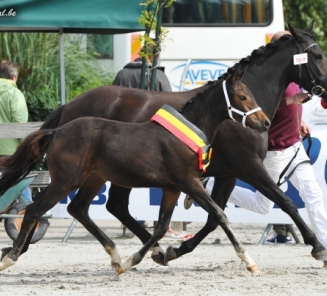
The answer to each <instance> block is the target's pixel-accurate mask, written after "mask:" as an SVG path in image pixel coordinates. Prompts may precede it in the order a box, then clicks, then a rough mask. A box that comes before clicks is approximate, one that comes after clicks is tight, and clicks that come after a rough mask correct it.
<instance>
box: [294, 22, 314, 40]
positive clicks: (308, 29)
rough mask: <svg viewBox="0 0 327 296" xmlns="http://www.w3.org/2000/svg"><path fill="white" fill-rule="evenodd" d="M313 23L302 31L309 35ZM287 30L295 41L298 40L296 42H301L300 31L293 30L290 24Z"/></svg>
mask: <svg viewBox="0 0 327 296" xmlns="http://www.w3.org/2000/svg"><path fill="white" fill-rule="evenodd" d="M314 23H315V22H314V21H312V22H311V24H310V25H309V26H308V27H306V28H305V29H304V30H303V31H305V32H307V33H311V32H312V29H313V26H314ZM288 30H289V31H290V32H291V34H292V35H293V37H294V38H295V39H296V40H298V41H301V40H302V35H303V33H302V32H303V31H302V30H299V29H296V28H294V27H293V26H292V25H291V24H288Z"/></svg>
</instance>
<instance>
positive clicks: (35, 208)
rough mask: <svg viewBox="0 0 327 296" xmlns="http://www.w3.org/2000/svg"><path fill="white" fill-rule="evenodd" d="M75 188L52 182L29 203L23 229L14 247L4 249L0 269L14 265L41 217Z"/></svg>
mask: <svg viewBox="0 0 327 296" xmlns="http://www.w3.org/2000/svg"><path fill="white" fill-rule="evenodd" d="M72 190H74V188H66V190H64V189H63V188H61V187H60V186H59V184H54V183H51V184H50V185H49V186H48V187H47V189H46V190H44V191H43V192H42V194H41V195H39V196H38V198H37V200H35V201H34V202H33V203H32V204H30V205H28V207H27V208H26V212H25V215H24V219H23V223H22V227H21V230H20V232H19V234H18V237H17V239H16V241H14V243H13V247H12V248H5V249H2V256H1V262H0V270H3V269H5V268H7V267H9V266H11V265H14V264H15V263H16V261H17V260H18V258H19V256H20V255H21V253H22V252H23V251H26V250H27V248H28V244H29V242H30V240H31V238H32V236H33V233H34V230H35V227H36V225H37V223H38V222H39V221H40V219H41V217H42V216H43V215H44V214H45V213H46V212H47V211H49V210H50V209H51V208H53V207H54V206H55V205H56V204H57V203H58V202H59V201H60V200H61V199H62V198H64V197H65V196H67V195H68V194H69V193H70V192H71V191H72Z"/></svg>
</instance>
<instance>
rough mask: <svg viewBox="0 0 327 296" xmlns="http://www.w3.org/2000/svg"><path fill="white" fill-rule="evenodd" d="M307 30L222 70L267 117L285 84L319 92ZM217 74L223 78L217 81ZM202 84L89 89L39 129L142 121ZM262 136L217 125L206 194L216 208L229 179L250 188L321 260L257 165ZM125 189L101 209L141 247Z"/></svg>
mask: <svg viewBox="0 0 327 296" xmlns="http://www.w3.org/2000/svg"><path fill="white" fill-rule="evenodd" d="M312 27H313V23H312V24H311V25H310V26H308V28H306V29H305V30H299V29H296V28H293V27H292V26H289V29H290V32H291V33H292V35H293V37H290V36H285V37H282V38H281V39H280V40H279V41H277V42H273V43H270V44H268V45H267V46H266V47H261V48H259V49H257V50H254V51H253V53H252V55H251V56H249V57H247V58H244V59H242V60H241V61H240V62H239V63H238V64H236V65H235V66H234V67H232V68H230V69H229V71H228V72H229V73H232V72H233V71H235V70H239V69H246V72H245V74H244V76H243V78H242V81H243V82H244V83H245V84H246V85H247V86H248V87H249V88H250V89H251V91H252V93H254V95H255V98H256V100H257V102H258V103H259V105H260V106H261V107H262V109H263V111H264V112H265V113H266V114H267V115H268V117H269V118H270V119H271V118H273V116H274V114H275V112H276V109H277V106H278V104H279V99H278V98H281V97H282V95H283V93H284V90H285V88H286V86H287V85H288V84H289V83H290V82H292V81H294V82H297V83H298V84H301V85H302V86H303V87H304V88H305V89H307V90H309V91H310V90H311V92H314V93H316V91H317V90H318V89H317V88H315V87H317V85H316V84H318V83H319V84H320V85H322V87H324V88H327V83H326V77H327V62H326V57H325V56H324V54H323V52H322V51H321V49H320V48H319V46H318V45H317V44H316V43H315V41H314V39H313V36H312V33H311V31H312ZM303 51H305V52H307V53H308V59H309V63H308V64H304V65H302V66H301V67H300V66H294V64H293V56H294V55H295V54H298V53H302V52H303ZM224 77H225V75H224V76H223V77H222V78H224ZM209 87H210V85H206V86H203V87H200V88H197V89H194V90H192V91H188V92H181V93H161V92H151V91H142V90H136V89H128V88H121V87H114V86H103V87H99V88H96V89H93V90H90V91H88V92H86V93H84V94H82V95H80V96H78V97H77V98H75V99H74V100H72V101H71V102H70V103H68V104H67V105H65V106H62V107H60V108H59V109H57V110H56V111H55V112H54V113H53V114H52V115H51V116H50V117H49V119H48V120H47V121H46V122H45V124H44V128H51V127H57V126H58V125H59V126H60V125H63V124H65V123H67V122H69V121H71V120H73V119H75V118H78V117H81V116H98V117H103V118H109V119H116V120H120V121H129V122H142V121H146V120H149V118H150V117H151V116H152V115H153V114H154V113H155V112H156V110H157V109H158V108H159V107H160V106H161V105H162V104H164V103H167V104H170V105H171V106H173V107H175V108H177V109H179V108H181V106H182V105H183V104H184V103H185V102H186V101H187V100H189V99H190V98H192V97H194V96H195V95H196V94H198V93H201V92H203V91H206V90H207V89H208V88H209ZM313 88H314V89H313ZM322 96H323V97H324V99H325V100H326V98H327V93H326V92H325V91H324V92H323V94H322ZM326 101H327V100H326ZM266 137H267V134H266V133H264V134H262V135H259V134H258V133H257V132H255V131H253V130H251V129H244V128H243V127H242V126H241V125H240V124H238V123H233V122H232V121H230V120H228V121H224V122H223V123H222V124H221V125H220V128H219V129H218V132H217V134H216V137H215V138H214V140H213V143H212V146H213V149H214V153H213V157H212V160H211V165H210V166H209V167H208V169H207V172H206V176H214V177H215V186H214V188H213V191H212V195H211V197H212V199H213V200H214V201H215V202H216V203H217V204H218V205H219V206H220V207H221V208H223V209H224V208H225V205H226V201H227V199H228V197H229V195H230V193H231V191H232V189H233V188H234V186H235V181H236V178H239V179H241V180H243V181H245V182H247V183H249V184H251V185H252V186H253V187H255V188H256V189H257V190H259V191H261V192H262V193H263V194H264V195H265V196H267V197H268V198H269V199H271V200H272V201H274V202H275V203H276V204H278V205H279V206H280V207H281V209H282V210H283V211H284V212H286V213H287V214H288V215H290V217H291V218H292V219H293V221H294V222H295V224H296V225H297V227H298V228H299V230H300V231H301V234H302V236H303V238H304V242H305V243H306V244H310V245H311V246H312V247H313V249H312V255H313V256H314V258H316V259H319V260H323V261H327V257H326V252H325V251H324V248H323V246H322V245H321V244H320V243H319V242H318V240H317V239H316V237H315V235H314V234H313V232H312V231H311V230H310V229H309V227H307V225H306V224H305V223H304V221H303V220H302V218H301V217H300V215H299V213H298V211H297V209H296V206H295V205H294V203H293V202H292V201H291V200H290V199H289V198H288V197H287V196H286V195H285V194H284V192H283V191H282V190H281V189H280V188H279V187H278V186H277V185H276V184H275V182H274V181H273V180H272V179H271V178H270V176H269V175H268V173H267V172H266V169H265V168H264V166H263V164H262V162H263V159H264V157H265V154H266V150H267V142H266V140H267V138H266ZM130 191H131V189H130V188H123V187H120V186H117V185H115V184H112V185H111V188H110V193H109V199H108V202H107V206H106V207H107V209H108V211H109V212H110V213H112V214H113V215H114V216H115V217H117V218H118V219H119V220H120V221H121V222H122V223H123V224H124V225H126V226H127V227H128V228H129V229H130V230H131V231H132V232H133V233H134V234H135V235H137V236H138V237H139V238H140V239H141V241H142V242H143V243H146V242H147V241H148V239H149V238H150V237H151V235H150V233H149V232H148V231H147V230H146V229H144V228H143V227H142V226H140V225H139V223H137V222H136V221H135V219H134V218H133V217H132V216H131V215H130V213H129V211H128V197H129V193H130ZM217 225H218V224H217V223H216V222H215V221H214V219H211V218H210V217H209V218H208V221H207V223H206V224H205V226H204V228H203V229H202V230H200V231H199V232H198V233H197V234H196V235H195V236H194V237H193V238H191V239H189V240H187V241H185V242H183V243H182V245H181V246H180V247H179V248H171V247H170V248H169V249H168V250H167V253H166V254H165V253H164V252H163V251H162V256H165V258H164V259H165V262H164V263H165V264H166V263H167V262H168V261H170V260H173V259H176V258H178V257H180V256H182V255H184V254H186V253H189V252H191V251H192V250H193V249H194V248H195V247H196V246H197V245H198V244H199V243H200V242H201V241H202V240H203V239H204V238H205V237H206V236H207V235H208V233H210V232H211V231H213V230H214V229H216V227H217ZM98 231H99V230H98V229H97V228H96V227H94V228H92V229H91V230H90V232H91V233H93V234H94V235H95V234H96V233H97V232H98ZM156 246H157V247H158V246H159V245H158V244H156ZM156 260H158V259H156ZM157 262H158V261H157Z"/></svg>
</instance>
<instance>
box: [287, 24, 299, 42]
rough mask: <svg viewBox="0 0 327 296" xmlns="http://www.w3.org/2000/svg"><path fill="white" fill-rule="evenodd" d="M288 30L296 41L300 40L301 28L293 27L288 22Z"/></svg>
mask: <svg viewBox="0 0 327 296" xmlns="http://www.w3.org/2000/svg"><path fill="white" fill-rule="evenodd" d="M288 30H289V31H290V32H291V34H292V36H293V37H294V38H295V40H297V41H301V40H302V37H301V35H302V34H301V30H299V29H297V28H294V27H293V26H292V25H291V24H290V23H289V24H288Z"/></svg>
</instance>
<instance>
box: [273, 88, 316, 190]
mask: <svg viewBox="0 0 327 296" xmlns="http://www.w3.org/2000/svg"><path fill="white" fill-rule="evenodd" d="M297 95H298V94H296V95H295V104H297ZM299 110H300V106H298V108H297V112H296V121H297V127H298V132H299V138H300V139H301V138H302V136H301V123H300V118H299ZM306 138H307V139H308V142H309V146H308V149H307V151H306V153H307V155H308V157H309V153H310V149H311V146H312V139H311V135H310V134H309V133H308V134H307V135H306V136H305V137H303V138H302V142H303V141H304V140H305V139H306ZM301 145H302V143H301V142H300V143H299V147H298V148H297V150H296V152H295V155H294V156H293V157H292V159H291V160H290V161H289V163H288V164H287V165H286V167H285V168H284V169H283V171H282V172H281V173H280V175H279V179H278V182H277V186H281V185H282V184H284V183H285V182H287V181H288V180H289V179H290V178H291V176H292V175H293V174H294V172H295V170H296V168H297V167H298V166H299V165H300V164H302V163H310V164H312V163H311V160H303V161H301V162H299V163H298V164H297V165H296V166H295V167H294V168H293V170H292V171H291V172H290V173H289V174H288V175H287V176H285V177H284V181H283V182H281V179H282V177H283V176H284V175H285V174H286V172H287V170H288V169H289V167H290V166H291V164H292V162H293V160H294V159H295V157H296V156H297V154H298V152H299V150H300V147H301Z"/></svg>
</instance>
